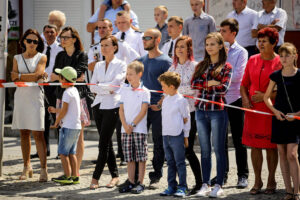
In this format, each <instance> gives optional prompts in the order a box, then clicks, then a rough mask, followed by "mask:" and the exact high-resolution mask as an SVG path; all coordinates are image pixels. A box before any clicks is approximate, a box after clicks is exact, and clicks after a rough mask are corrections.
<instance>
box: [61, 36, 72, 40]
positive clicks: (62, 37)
mask: <svg viewBox="0 0 300 200" xmlns="http://www.w3.org/2000/svg"><path fill="white" fill-rule="evenodd" d="M70 38H73V37H71V36H60V39H61V40H68V39H70Z"/></svg>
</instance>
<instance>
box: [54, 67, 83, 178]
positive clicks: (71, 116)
mask: <svg viewBox="0 0 300 200" xmlns="http://www.w3.org/2000/svg"><path fill="white" fill-rule="evenodd" d="M55 72H56V73H58V74H59V82H60V83H62V85H61V87H62V88H65V91H64V93H63V97H62V102H63V105H62V108H61V109H55V108H54V107H49V112H52V113H59V114H58V116H57V118H56V121H55V124H54V126H55V127H58V125H59V123H60V122H61V123H62V125H61V129H60V132H59V144H58V154H59V155H60V159H61V163H62V166H63V169H64V175H62V176H60V177H58V178H53V179H52V180H53V181H54V182H57V183H61V184H76V183H79V177H78V175H79V172H78V171H77V170H76V169H77V159H76V146H77V141H78V137H79V134H80V130H81V122H80V97H79V93H78V90H77V89H76V87H74V86H73V85H68V84H63V83H75V82H76V79H77V73H76V70H75V69H73V68H72V67H69V66H67V67H64V68H63V69H55ZM71 175H72V176H71Z"/></svg>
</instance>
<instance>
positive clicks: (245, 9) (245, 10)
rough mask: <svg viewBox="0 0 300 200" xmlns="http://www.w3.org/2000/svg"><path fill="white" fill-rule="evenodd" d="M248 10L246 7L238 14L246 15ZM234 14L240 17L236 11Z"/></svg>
mask: <svg viewBox="0 0 300 200" xmlns="http://www.w3.org/2000/svg"><path fill="white" fill-rule="evenodd" d="M248 9H249V8H248V7H247V6H246V7H245V8H244V9H243V10H242V12H241V13H240V14H243V15H244V14H246V13H247V11H248ZM234 14H235V15H240V14H237V12H236V11H234Z"/></svg>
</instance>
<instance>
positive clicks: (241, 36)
mask: <svg viewBox="0 0 300 200" xmlns="http://www.w3.org/2000/svg"><path fill="white" fill-rule="evenodd" d="M247 1H248V0H232V6H233V9H234V10H233V11H232V12H230V13H229V14H228V15H227V18H234V19H236V20H237V21H238V23H239V33H238V34H237V36H236V41H237V43H238V44H239V45H241V46H242V47H244V48H245V49H246V50H247V51H248V57H250V56H252V55H254V54H257V53H258V51H257V48H256V46H255V44H256V38H252V35H251V30H252V27H253V25H254V23H255V19H256V18H257V12H256V11H255V10H252V9H250V8H248V7H247Z"/></svg>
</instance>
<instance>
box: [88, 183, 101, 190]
mask: <svg viewBox="0 0 300 200" xmlns="http://www.w3.org/2000/svg"><path fill="white" fill-rule="evenodd" d="M98 188H99V184H94V183H91V185H90V190H96V189H98Z"/></svg>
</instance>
